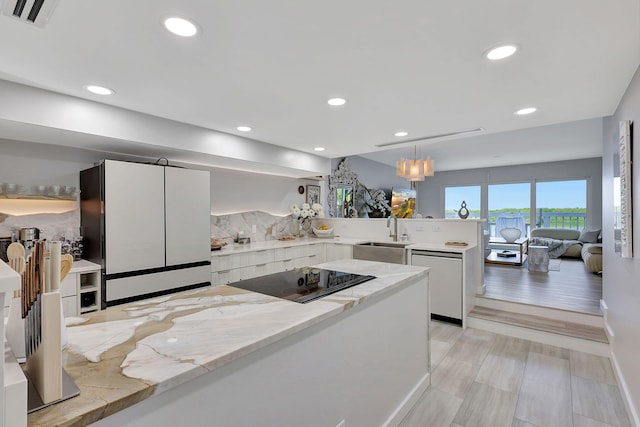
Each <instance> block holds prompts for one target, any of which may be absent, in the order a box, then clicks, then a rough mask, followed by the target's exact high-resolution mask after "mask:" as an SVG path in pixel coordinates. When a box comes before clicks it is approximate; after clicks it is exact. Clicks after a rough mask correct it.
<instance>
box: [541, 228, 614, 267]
mask: <svg viewBox="0 0 640 427" xmlns="http://www.w3.org/2000/svg"><path fill="white" fill-rule="evenodd" d="M531 244H532V245H537V246H547V247H548V248H549V257H550V258H559V257H571V258H581V259H582V261H583V262H584V264H585V265H586V266H587V268H588V269H589V271H591V272H593V273H598V274H600V273H602V240H601V236H600V230H583V231H582V232H581V231H579V230H574V229H567V228H536V229H533V230H531Z"/></svg>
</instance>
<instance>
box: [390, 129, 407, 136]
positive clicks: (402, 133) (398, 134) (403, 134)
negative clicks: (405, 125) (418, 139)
mask: <svg viewBox="0 0 640 427" xmlns="http://www.w3.org/2000/svg"><path fill="white" fill-rule="evenodd" d="M407 135H409V132H406V131H404V130H400V131H398V132H396V133H394V134H393V136H407Z"/></svg>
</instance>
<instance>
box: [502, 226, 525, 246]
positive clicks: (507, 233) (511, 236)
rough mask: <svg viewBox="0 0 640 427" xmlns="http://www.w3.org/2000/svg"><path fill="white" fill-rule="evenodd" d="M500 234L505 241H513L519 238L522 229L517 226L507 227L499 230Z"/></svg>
mask: <svg viewBox="0 0 640 427" xmlns="http://www.w3.org/2000/svg"><path fill="white" fill-rule="evenodd" d="M500 235H501V236H502V238H503V239H504V240H506V241H507V243H513V242H515V241H516V240H518V239H519V238H520V236H521V235H522V231H520V229H519V228H515V227H507V228H503V229H502V230H500Z"/></svg>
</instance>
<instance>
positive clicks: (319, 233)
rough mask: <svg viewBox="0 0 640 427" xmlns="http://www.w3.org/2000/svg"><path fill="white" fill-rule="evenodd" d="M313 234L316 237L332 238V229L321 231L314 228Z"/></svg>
mask: <svg viewBox="0 0 640 427" xmlns="http://www.w3.org/2000/svg"><path fill="white" fill-rule="evenodd" d="M313 234H315V235H316V236H318V237H330V236H333V228H327V229H326V230H322V229H320V228H314V229H313Z"/></svg>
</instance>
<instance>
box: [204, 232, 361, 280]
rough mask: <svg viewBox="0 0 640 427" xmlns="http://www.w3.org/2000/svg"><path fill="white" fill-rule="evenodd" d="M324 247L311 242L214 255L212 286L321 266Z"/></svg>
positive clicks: (212, 258) (212, 260)
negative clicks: (315, 265) (316, 265)
mask: <svg viewBox="0 0 640 427" xmlns="http://www.w3.org/2000/svg"><path fill="white" fill-rule="evenodd" d="M324 246H325V245H324V244H319V243H311V244H307V245H292V246H285V247H279V248H275V249H261V250H256V251H248V252H241V253H236V254H234V253H226V254H212V256H211V284H212V285H213V286H215V285H226V284H229V283H233V282H237V281H239V280H245V279H251V278H253V277H259V276H265V275H267V274H271V273H278V272H281V271H286V270H291V269H294V268H300V267H306V266H308V265H314V264H319V263H321V262H324ZM349 258H350V256H349Z"/></svg>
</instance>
